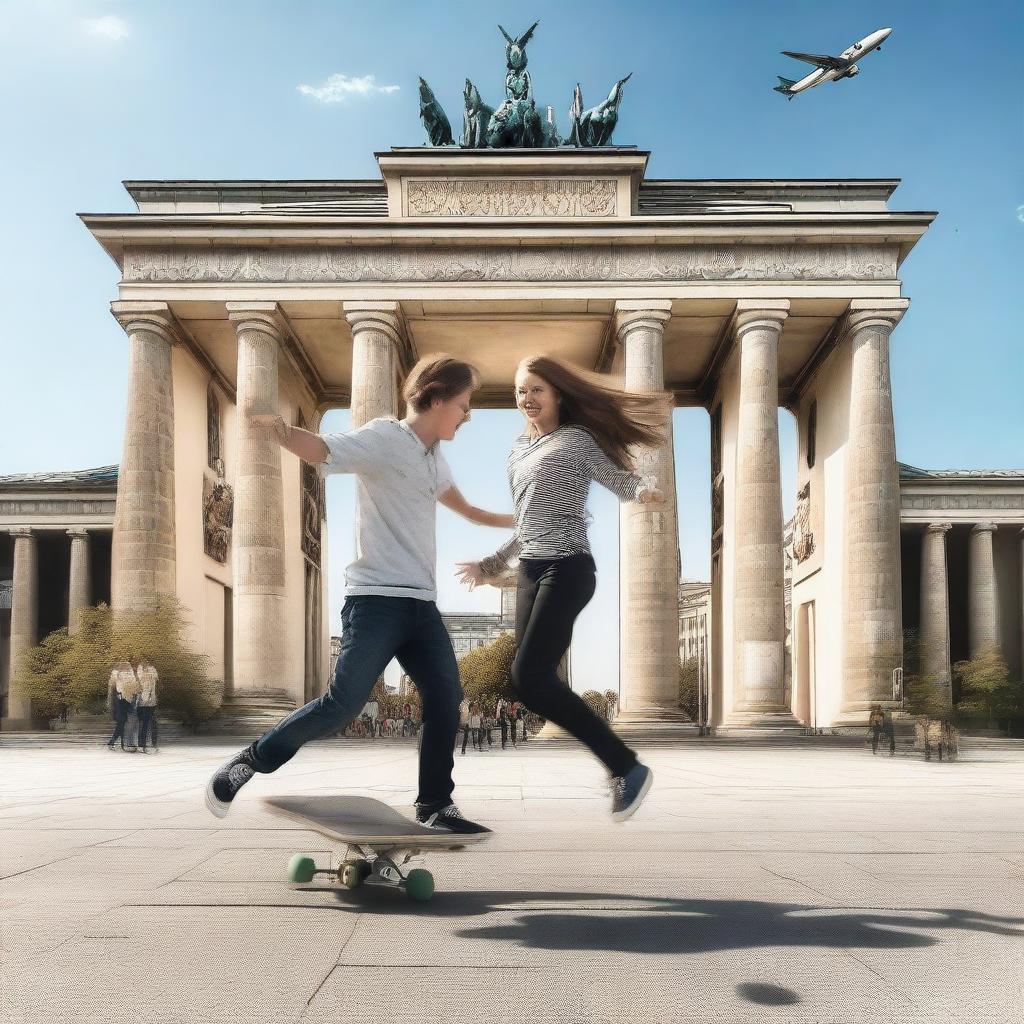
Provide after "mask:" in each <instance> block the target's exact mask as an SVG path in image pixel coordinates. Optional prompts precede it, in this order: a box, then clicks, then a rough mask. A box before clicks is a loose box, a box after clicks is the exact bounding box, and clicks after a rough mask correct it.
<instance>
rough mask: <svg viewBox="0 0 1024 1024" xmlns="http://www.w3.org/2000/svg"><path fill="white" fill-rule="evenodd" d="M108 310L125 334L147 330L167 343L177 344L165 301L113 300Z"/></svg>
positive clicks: (168, 307)
mask: <svg viewBox="0 0 1024 1024" xmlns="http://www.w3.org/2000/svg"><path fill="white" fill-rule="evenodd" d="M110 312H111V313H112V314H113V316H114V319H115V320H116V321H117V322H118V323H119V324H120V325H121V327H122V329H123V330H124V332H125V334H132V333H133V332H135V331H149V332H150V333H152V334H156V335H157V336H159V337H160V338H163V340H164V341H166V342H167V343H168V344H169V345H176V344H178V341H179V338H178V332H177V331H176V330H175V327H174V320H173V318H172V316H171V308H170V306H168V305H167V303H166V302H136V301H134V300H115V301H114V302H112V303H111V304H110Z"/></svg>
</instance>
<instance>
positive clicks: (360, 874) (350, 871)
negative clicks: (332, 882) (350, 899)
mask: <svg viewBox="0 0 1024 1024" xmlns="http://www.w3.org/2000/svg"><path fill="white" fill-rule="evenodd" d="M372 873H373V868H372V867H371V865H370V862H369V861H368V860H348V861H345V863H344V864H342V865H341V867H340V868H338V881H339V882H341V884H342V885H343V886H345V888H346V889H358V888H359V886H361V885H362V884H363V882H364V881H365V880H366V879H367V878H369V877H370V875H371V874H372Z"/></svg>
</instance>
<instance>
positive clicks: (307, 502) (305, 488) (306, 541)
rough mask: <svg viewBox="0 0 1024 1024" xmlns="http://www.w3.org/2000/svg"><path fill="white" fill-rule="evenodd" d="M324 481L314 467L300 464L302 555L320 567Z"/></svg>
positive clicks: (324, 493)
mask: <svg viewBox="0 0 1024 1024" xmlns="http://www.w3.org/2000/svg"><path fill="white" fill-rule="evenodd" d="M325 497H326V491H325V488H324V481H323V478H322V477H321V476H320V474H319V473H318V472H317V471H316V467H315V466H311V465H310V464H309V463H308V462H304V463H303V464H302V553H303V554H304V555H305V556H306V558H308V559H309V560H310V561H311V562H312V563H313V564H314V565H315V566H316V567H317V568H319V567H320V550H321V530H322V527H323V521H324V509H325V507H326V501H325Z"/></svg>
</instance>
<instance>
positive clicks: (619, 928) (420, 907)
mask: <svg viewBox="0 0 1024 1024" xmlns="http://www.w3.org/2000/svg"><path fill="white" fill-rule="evenodd" d="M322 891H325V892H333V893H335V895H336V896H337V897H338V908H339V909H342V910H346V911H349V912H352V913H366V912H372V913H374V914H378V915H387V916H390V915H395V916H399V917H403V916H405V917H407V916H413V915H415V916H416V917H433V918H447V919H452V918H464V919H472V918H480V917H485V916H491V917H493V916H497V915H500V920H499V921H497V922H491V923H487V924H482V925H480V926H479V927H465V928H459V929H456V930H455V931H454V934H455V935H457V936H460V937H463V938H471V939H472V938H475V939H484V940H488V941H503V942H513V943H516V944H518V945H521V946H525V947H528V948H531V949H550V950H578V951H579V950H593V951H606V952H618V953H662V954H684V953H702V952H711V951H724V950H737V949H751V948H757V947H759V946H776V947H778V946H792V947H800V946H825V947H830V948H833V949H853V948H866V949H910V948H921V947H927V946H933V945H935V944H937V943H938V942H939V941H940V938H939V936H938V935H936V934H935V933H937V932H942V931H954V930H955V931H971V932H986V933H988V934H992V935H1004V936H1007V937H1012V938H1017V939H1021V940H1024V918H1014V917H1000V916H997V915H994V914H985V913H979V912H977V911H971V910H960V909H940V910H934V909H927V908H913V909H902V910H885V909H882V908H876V907H852V908H851V907H820V906H812V905H805V904H799V903H773V902H769V901H766V900H725V899H714V900H709V899H674V898H667V897H636V896H632V895H629V894H625V893H593V892H590V893H583V892H508V891H490V892H488V891H470V892H440V893H436V894H435V896H434V898H433V899H432V900H431V901H430V902H429V903H425V904H413V903H410V902H409V901H408V900H406V899H404V898H396V895H397V894H396V893H394V892H388V891H382V890H376V891H375V890H370V889H365V890H356V891H355V892H348V891H346V892H338V890H336V889H324V890H322ZM617 904H618V906H616V905H617Z"/></svg>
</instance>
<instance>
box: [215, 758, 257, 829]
mask: <svg viewBox="0 0 1024 1024" xmlns="http://www.w3.org/2000/svg"><path fill="white" fill-rule="evenodd" d="M256 770H257V769H256V764H255V762H254V761H253V758H252V754H251V753H250V748H249V747H246V748H245V750H243V751H241V753H238V754H235V756H234V757H233V758H231V760H230V761H226V762H225V763H224V764H222V765H221V766H220V767H219V768H218V769H217V770H216V771H215V772H214V773H213V776H212V777H211V778H210V781H209V782H208V783H207V784H206V808H207V810H208V811H209V812H210V813H211V814H214V815H216V816H217V817H218V818H223V817H224V815H226V814H227V813H228V811H230V810H231V801H232V800H234V799H235V797H236V796H237V795H238V791H239V790H240V789H241V788H242V787H243V786H244V785H245V784H246V783H247V782H248V781H249V780H250V779H251V778H252V777H253V776H254V775H255V774H256Z"/></svg>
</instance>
